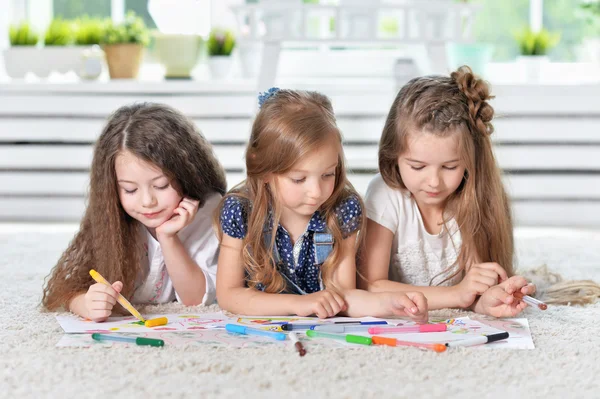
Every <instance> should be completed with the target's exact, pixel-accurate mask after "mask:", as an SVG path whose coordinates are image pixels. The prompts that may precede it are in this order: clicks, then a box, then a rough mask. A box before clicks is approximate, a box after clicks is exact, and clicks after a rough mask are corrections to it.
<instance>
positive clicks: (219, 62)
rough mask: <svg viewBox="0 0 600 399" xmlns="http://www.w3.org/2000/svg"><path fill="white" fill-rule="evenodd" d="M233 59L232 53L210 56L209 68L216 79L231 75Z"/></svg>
mask: <svg viewBox="0 0 600 399" xmlns="http://www.w3.org/2000/svg"><path fill="white" fill-rule="evenodd" d="M232 63H233V59H232V58H231V56H230V55H211V56H210V57H208V68H209V69H210V74H211V76H212V77H213V78H214V79H225V78H227V77H228V76H229V72H230V71H231V65H232Z"/></svg>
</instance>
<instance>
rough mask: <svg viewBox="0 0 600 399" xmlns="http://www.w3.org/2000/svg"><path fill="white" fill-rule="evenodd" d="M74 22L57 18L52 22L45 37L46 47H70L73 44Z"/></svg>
mask: <svg viewBox="0 0 600 399" xmlns="http://www.w3.org/2000/svg"><path fill="white" fill-rule="evenodd" d="M73 37H74V26H73V22H71V21H65V20H63V19H61V18H55V19H53V20H52V22H50V26H48V29H46V34H45V35H44V45H45V46H68V45H69V44H72V43H73Z"/></svg>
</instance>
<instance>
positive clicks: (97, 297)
mask: <svg viewBox="0 0 600 399" xmlns="http://www.w3.org/2000/svg"><path fill="white" fill-rule="evenodd" d="M91 300H92V302H107V303H110V304H111V305H112V306H114V305H115V304H116V303H117V300H116V299H115V297H113V296H111V295H108V294H107V293H106V292H96V293H94V295H93V296H92V298H91Z"/></svg>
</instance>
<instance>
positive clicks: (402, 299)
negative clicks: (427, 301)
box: [392, 294, 419, 315]
mask: <svg viewBox="0 0 600 399" xmlns="http://www.w3.org/2000/svg"><path fill="white" fill-rule="evenodd" d="M392 305H393V307H394V308H396V309H400V310H404V311H405V312H406V313H407V314H409V315H411V314H413V315H414V314H416V313H418V312H419V308H418V306H417V304H415V303H414V302H413V301H412V300H411V299H410V298H409V297H408V296H407V295H406V294H400V295H395V296H394V300H393V302H392Z"/></svg>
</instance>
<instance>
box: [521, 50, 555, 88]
mask: <svg viewBox="0 0 600 399" xmlns="http://www.w3.org/2000/svg"><path fill="white" fill-rule="evenodd" d="M548 60H549V59H548V56H546V55H520V56H519V57H517V62H518V63H519V64H520V65H521V73H522V76H523V79H524V80H525V83H539V82H541V80H542V71H543V69H544V65H545V64H547V63H548Z"/></svg>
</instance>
